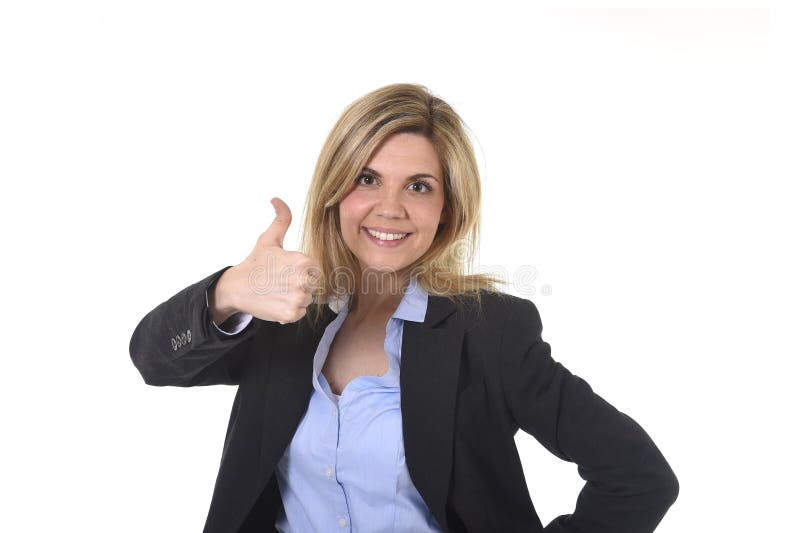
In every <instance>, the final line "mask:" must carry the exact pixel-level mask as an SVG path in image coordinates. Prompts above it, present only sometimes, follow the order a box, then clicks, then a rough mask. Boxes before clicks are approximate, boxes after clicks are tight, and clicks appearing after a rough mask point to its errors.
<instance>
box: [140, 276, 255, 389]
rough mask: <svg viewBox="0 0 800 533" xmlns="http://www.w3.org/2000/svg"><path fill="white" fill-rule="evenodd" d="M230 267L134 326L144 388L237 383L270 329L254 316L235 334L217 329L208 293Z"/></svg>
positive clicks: (189, 289)
mask: <svg viewBox="0 0 800 533" xmlns="http://www.w3.org/2000/svg"><path fill="white" fill-rule="evenodd" d="M228 268H230V267H225V268H223V269H222V270H219V271H218V272H215V273H214V274H212V275H210V276H208V277H207V278H205V279H203V280H201V281H199V282H197V283H195V284H193V285H190V286H189V287H187V288H185V289H183V290H182V291H180V292H178V293H177V294H175V295H174V296H172V297H171V298H170V299H169V300H167V301H165V302H162V303H161V304H159V305H158V306H157V307H156V308H155V309H153V310H152V311H150V312H149V313H147V315H145V316H144V318H142V320H141V321H140V322H139V324H138V325H137V326H136V329H135V330H134V332H133V335H132V336H131V340H130V347H129V349H130V356H131V360H132V361H133V364H134V366H136V368H137V369H138V370H139V372H140V373H141V375H142V377H143V378H144V381H145V383H147V384H148V385H158V386H162V385H174V386H181V387H189V386H194V385H214V384H228V385H233V384H236V383H238V382H239V376H240V373H241V371H242V368H243V366H244V364H245V362H246V359H247V357H248V355H249V353H250V349H251V348H252V345H253V340H254V337H255V334H256V333H257V331H258V330H259V329H260V328H261V327H268V325H266V324H265V323H264V322H263V321H260V320H255V319H253V318H252V317H251V318H250V319H249V320H248V321H247V323H246V324H244V327H241V329H239V330H237V331H235V333H234V334H233V335H232V334H230V333H226V332H224V331H221V330H220V328H218V327H217V326H216V324H214V322H213V321H212V319H211V313H210V310H209V308H208V302H207V292H208V291H209V290H213V288H214V285H215V283H216V282H217V280H218V279H219V278H220V276H221V275H222V274H223V273H224V272H225V271H226V270H227V269H228ZM237 318H245V319H246V317H241V316H239V317H237V315H234V316H232V317H231V318H230V319H229V320H228V321H226V324H227V323H228V322H233V321H236V320H237ZM226 324H223V326H225V325H226ZM240 325H241V324H240Z"/></svg>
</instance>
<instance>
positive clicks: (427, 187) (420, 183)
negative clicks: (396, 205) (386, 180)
mask: <svg viewBox="0 0 800 533" xmlns="http://www.w3.org/2000/svg"><path fill="white" fill-rule="evenodd" d="M377 179H378V178H377V177H376V176H373V175H372V174H366V173H364V174H359V175H358V177H357V178H356V184H359V185H373V184H374V183H375V182H374V181H372V182H365V181H363V180H377ZM416 186H421V187H422V189H421V190H420V189H415V191H416V192H418V193H420V194H427V193H429V192H432V191H433V187H431V186H430V185H428V182H426V181H422V180H419V181H415V182H414V183H412V184H411V185H410V187H416Z"/></svg>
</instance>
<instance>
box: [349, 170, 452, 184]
mask: <svg viewBox="0 0 800 533" xmlns="http://www.w3.org/2000/svg"><path fill="white" fill-rule="evenodd" d="M361 170H362V172H369V173H370V174H374V175H376V176H378V177H379V178H380V177H381V175H380V173H379V172H378V171H377V170H373V169H371V168H369V167H364V168H363V169H361ZM419 178H432V179H434V180H436V181H439V178H437V177H436V176H434V175H432V174H427V173H425V172H420V173H419V174H414V175H412V176H409V177H407V178H406V181H413V180H415V179H419Z"/></svg>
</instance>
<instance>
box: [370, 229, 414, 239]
mask: <svg viewBox="0 0 800 533" xmlns="http://www.w3.org/2000/svg"><path fill="white" fill-rule="evenodd" d="M367 231H368V232H369V234H370V235H372V236H373V237H377V238H378V239H380V240H382V241H396V240H397V239H402V238H403V237H405V236H406V235H408V233H380V232H378V231H373V230H371V229H369V228H367Z"/></svg>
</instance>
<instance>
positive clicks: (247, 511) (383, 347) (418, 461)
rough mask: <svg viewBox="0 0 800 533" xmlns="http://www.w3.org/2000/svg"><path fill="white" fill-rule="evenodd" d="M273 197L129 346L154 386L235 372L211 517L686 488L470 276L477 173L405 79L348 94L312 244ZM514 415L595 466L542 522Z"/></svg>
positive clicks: (638, 434) (616, 506)
mask: <svg viewBox="0 0 800 533" xmlns="http://www.w3.org/2000/svg"><path fill="white" fill-rule="evenodd" d="M273 206H274V208H275V212H276V216H275V220H274V221H273V223H272V225H271V226H270V227H269V228H268V229H267V230H266V231H265V232H264V233H263V234H262V235H261V236H260V237H259V239H258V241H257V243H256V245H255V248H254V249H253V251H252V252H251V253H250V255H249V256H248V257H247V258H246V259H245V260H244V261H242V262H241V263H240V264H238V265H235V266H231V267H226V268H223V269H222V270H220V271H218V272H216V273H214V274H212V275H210V276H209V277H207V278H205V279H203V280H201V281H199V282H197V283H195V284H193V285H191V286H189V287H187V288H186V289H184V290H183V291H181V292H179V293H178V294H176V295H175V296H173V297H172V298H170V299H169V300H167V301H165V302H163V303H162V304H160V305H159V306H158V307H156V308H155V309H153V310H152V311H151V312H150V313H148V314H147V315H146V316H145V317H144V318H143V319H142V321H141V322H140V323H139V325H138V326H137V328H136V330H135V331H134V333H133V336H132V339H131V344H130V353H131V357H132V359H133V362H134V364H135V365H136V367H137V368H138V369H139V371H140V372H141V374H142V376H143V377H144V379H145V382H147V383H149V384H151V385H176V386H193V385H211V384H222V383H224V384H235V385H238V391H237V394H236V397H235V400H234V403H233V408H232V410H231V417H230V421H229V424H228V430H227V434H226V438H225V445H224V450H223V454H222V462H221V465H220V470H219V474H218V477H217V481H216V485H215V489H214V495H213V498H212V502H211V507H210V510H209V514H208V518H207V522H206V527H205V531H206V532H215V533H216V532H220V533H221V532H235V531H241V532H249V531H254V532H255V531H268V530H270V531H275V530H277V531H301V532H303V531H334V530H335V531H359V532H361V531H397V532H401V531H402V532H406V531H408V532H424V531H469V532H473V531H475V532H484V531H486V532H494V531H498V532H514V531H547V532H565V533H566V532H575V533H578V532H582V533H587V532H591V533H612V532H613V533H627V532H630V533H634V532H637V533H639V532H645V531H653V530H654V529H655V527H656V526H657V525H658V523H659V521H660V520H661V518H662V517H663V515H664V513H665V512H666V511H667V509H668V508H669V506H670V505H671V504H672V503H673V502H674V501H675V499H676V497H677V493H678V482H677V479H676V477H675V475H674V473H673V472H672V470H671V469H670V467H669V465H668V464H667V462H666V460H665V459H664V457H663V456H662V454H661V453H660V452H659V450H658V448H657V447H656V445H655V444H654V443H653V442H652V440H651V439H650V438H649V436H648V435H647V433H645V431H644V430H643V429H642V428H641V427H640V426H639V425H638V424H637V423H636V422H635V421H634V420H632V419H631V418H629V417H628V416H626V415H625V414H623V413H621V412H619V411H617V410H616V409H615V408H614V407H613V406H611V405H610V404H608V403H607V402H606V401H605V400H603V399H602V398H601V397H600V396H598V395H596V394H595V393H594V392H593V391H592V389H591V387H590V386H589V385H588V384H587V383H586V382H585V381H584V380H582V379H581V378H579V377H578V376H576V375H573V374H571V373H570V372H569V371H568V370H567V369H566V368H565V367H563V366H562V365H561V364H560V363H557V362H555V361H554V360H553V359H552V358H551V356H550V346H549V344H548V343H547V342H545V341H544V340H542V337H541V331H542V324H541V320H540V318H539V314H538V311H537V309H536V307H535V306H534V304H533V303H531V302H530V301H528V300H524V299H521V298H517V297H514V296H511V295H507V294H504V293H502V292H500V291H499V290H497V288H496V284H497V280H495V279H493V278H491V277H488V276H485V275H481V274H469V273H468V272H466V269H467V265H468V263H469V259H470V257H471V253H472V252H473V251H474V249H475V245H476V242H477V235H478V227H479V213H480V183H479V174H478V169H477V165H476V162H475V158H474V154H473V151H472V148H471V145H470V142H469V140H468V138H467V136H466V134H465V132H464V128H463V125H462V122H461V119H460V118H459V117H458V115H457V114H456V113H455V112H454V111H453V110H452V109H451V108H450V106H448V105H447V104H446V103H445V102H444V101H442V100H441V99H439V98H437V97H435V96H433V95H432V94H430V93H429V92H428V91H427V89H426V88H424V87H423V86H420V85H413V84H395V85H389V86H386V87H383V88H380V89H378V90H376V91H373V92H371V93H369V94H367V95H365V96H364V97H362V98H360V99H359V100H357V101H355V102H354V103H352V104H351V105H350V106H349V107H348V108H347V109H346V110H345V112H344V113H343V115H342V116H341V118H340V119H339V121H338V122H337V123H336V125H335V126H334V128H333V130H332V131H331V133H330V135H329V136H328V138H327V140H326V142H325V145H324V147H323V149H322V152H321V154H320V157H319V160H318V162H317V166H316V169H315V172H314V177H313V180H312V183H311V187H310V189H309V192H308V196H307V200H306V213H305V224H304V227H303V238H302V243H301V248H302V250H303V252H294V251H287V250H284V249H283V237H284V235H285V233H286V230H287V228H288V226H289V224H290V222H291V213H290V210H289V208H288V206H287V205H286V204H285V203H283V202H282V201H281V200H280V199H277V198H276V199H273ZM303 317H305V319H303ZM301 319H303V320H301ZM401 392H402V394H401ZM520 428H521V429H523V430H524V431H526V432H528V433H530V434H531V435H533V436H534V437H535V438H536V439H537V440H538V441H539V442H540V443H541V444H542V445H544V446H545V447H546V448H547V449H548V450H550V451H551V452H552V453H553V454H555V455H557V456H558V457H560V458H562V459H564V460H568V461H572V462H575V463H577V464H578V467H579V469H578V471H579V473H580V475H581V476H582V477H583V478H584V479H585V480H586V481H587V482H586V484H585V486H584V487H583V489H582V490H581V492H580V494H579V496H578V500H577V505H576V508H575V511H574V512H573V513H572V514H570V515H563V516H559V517H558V518H556V519H555V520H553V521H552V522H551V523H550V524H549V525H548V526H547V527H546V528H542V524H541V522H540V520H539V518H538V516H537V515H536V512H535V510H534V508H533V504H532V503H531V500H530V498H529V495H528V494H529V493H528V489H527V486H526V484H525V479H524V476H523V472H522V467H521V464H520V460H519V456H518V454H517V450H516V447H515V443H514V434H515V433H516V431H517V430H518V429H520Z"/></svg>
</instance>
